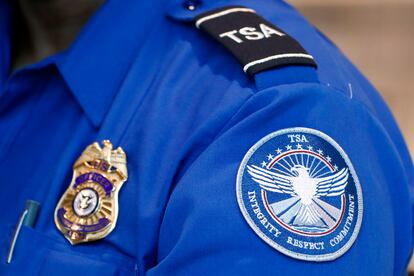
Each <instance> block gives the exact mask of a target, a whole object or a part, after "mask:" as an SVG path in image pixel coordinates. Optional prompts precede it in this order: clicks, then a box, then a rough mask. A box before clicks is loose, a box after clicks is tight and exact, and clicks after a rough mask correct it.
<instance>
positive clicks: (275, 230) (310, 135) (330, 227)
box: [237, 128, 363, 261]
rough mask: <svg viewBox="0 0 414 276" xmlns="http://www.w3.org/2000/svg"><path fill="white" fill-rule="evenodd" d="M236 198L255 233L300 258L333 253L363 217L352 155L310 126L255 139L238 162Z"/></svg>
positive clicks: (339, 252) (342, 246) (326, 256)
mask: <svg viewBox="0 0 414 276" xmlns="http://www.w3.org/2000/svg"><path fill="white" fill-rule="evenodd" d="M237 200H238V203H239V206H240V209H241V211H242V213H243V215H244V217H245V219H246V220H247V222H248V223H249V225H250V226H251V227H252V228H253V230H254V231H255V232H256V234H257V235H259V237H261V238H262V239H263V240H264V241H265V242H266V243H268V244H269V245H270V246H272V247H273V248H275V249H276V250H278V251H280V252H282V253H284V254H286V255H288V256H291V257H293V258H296V259H301V260H308V261H329V260H334V259H336V258H338V257H339V256H341V255H342V254H344V253H345V252H346V251H347V250H348V249H349V248H350V247H351V246H352V244H353V242H354V241H355V239H356V237H357V235H358V232H359V228H360V226H361V221H362V210H363V207H362V191H361V186H360V184H359V181H358V177H357V175H356V173H355V170H354V168H353V166H352V164H351V161H350V160H349V158H348V156H347V155H346V153H345V152H344V151H343V149H342V148H341V147H340V146H339V145H338V144H337V143H336V142H335V141H334V140H333V139H332V138H330V137H329V136H327V135H326V134H324V133H322V132H320V131H317V130H314V129H307V128H290V129H283V130H280V131H276V132H273V133H271V134H269V135H267V136H266V137H264V138H262V139H261V140H260V141H259V142H257V143H256V144H255V145H254V146H253V147H252V148H251V149H250V150H249V151H248V152H247V154H246V156H245V157H244V159H243V161H242V163H241V165H240V168H239V172H238V176H237Z"/></svg>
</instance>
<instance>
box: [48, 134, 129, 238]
mask: <svg viewBox="0 0 414 276" xmlns="http://www.w3.org/2000/svg"><path fill="white" fill-rule="evenodd" d="M127 178H128V173H127V167H126V154H125V152H124V151H123V150H122V148H119V147H118V148H117V149H115V150H113V148H112V144H111V142H110V141H108V140H104V141H103V147H101V145H100V144H99V143H97V142H95V143H93V144H92V145H90V146H88V147H87V148H86V149H85V150H84V152H83V153H82V155H81V156H80V157H79V158H78V160H76V162H75V164H74V166H73V177H72V182H71V183H70V185H69V187H68V188H67V189H66V191H65V193H64V194H63V195H62V197H61V199H60V201H59V203H58V205H57V207H56V209H55V224H56V226H57V228H58V229H59V231H60V232H62V234H63V235H64V236H65V238H66V239H67V240H68V241H69V242H70V243H71V244H72V245H74V244H78V243H83V242H89V241H94V240H98V239H102V238H104V237H106V236H107V235H108V234H109V233H110V232H112V230H113V229H114V228H115V225H116V221H117V218H118V193H119V191H120V189H121V187H122V185H123V183H124V182H125V181H126V180H127Z"/></svg>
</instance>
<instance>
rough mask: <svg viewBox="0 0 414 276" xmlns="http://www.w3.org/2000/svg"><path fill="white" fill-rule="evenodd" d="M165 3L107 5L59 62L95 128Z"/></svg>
mask: <svg viewBox="0 0 414 276" xmlns="http://www.w3.org/2000/svg"><path fill="white" fill-rule="evenodd" d="M162 1H163V0H156V1H136V0H109V1H107V3H105V4H104V5H103V6H102V7H101V8H100V9H99V10H98V11H97V12H96V14H95V15H94V16H93V17H92V18H91V19H90V20H89V22H88V23H87V25H86V26H85V27H84V29H83V30H82V31H81V33H80V34H79V36H78V37H77V39H76V40H75V42H74V43H73V44H72V45H71V47H69V48H68V49H67V50H66V51H65V52H63V53H62V55H61V56H60V57H59V58H58V59H57V61H56V64H57V67H58V69H59V71H60V73H61V74H62V76H63V78H64V79H65V81H66V83H67V85H68V86H69V88H70V90H71V91H72V92H73V94H74V95H75V97H76V98H77V100H78V102H79V103H80V105H81V106H82V108H83V110H84V112H85V113H86V115H87V116H88V118H89V119H90V120H91V122H92V123H93V125H94V126H96V127H99V126H100V125H101V123H102V121H103V120H104V118H105V116H106V114H107V112H108V111H109V108H110V107H111V104H112V102H113V101H114V98H115V96H116V94H117V92H118V90H119V89H120V88H121V86H122V83H123V80H124V79H125V77H126V74H127V72H128V68H129V67H130V66H131V64H132V62H133V61H134V59H135V57H136V55H137V53H138V51H139V46H140V44H142V41H143V40H144V39H145V33H146V32H147V31H148V30H149V29H150V28H148V24H151V23H152V22H151V20H152V18H154V16H155V15H154V13H155V12H154V11H156V10H157V8H158V6H157V5H156V4H158V5H161V2H162ZM151 11H152V12H151ZM158 17H159V16H158Z"/></svg>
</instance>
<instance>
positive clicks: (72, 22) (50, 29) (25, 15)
mask: <svg viewBox="0 0 414 276" xmlns="http://www.w3.org/2000/svg"><path fill="white" fill-rule="evenodd" d="M104 1H105V0H19V1H18V4H17V5H16V6H17V9H16V12H15V19H14V30H13V36H14V37H13V50H12V51H13V58H12V66H11V67H12V68H11V69H12V70H13V71H14V70H15V69H17V68H19V67H22V66H24V65H27V64H31V63H34V62H37V61H39V60H42V59H43V58H45V57H48V56H50V55H53V54H55V53H57V52H59V51H62V50H64V49H65V48H67V47H68V46H69V45H70V44H71V43H72V41H73V40H74V39H75V37H76V36H77V34H78V33H79V31H80V30H81V29H82V27H83V26H84V24H85V23H86V22H87V21H88V19H89V18H90V16H91V15H92V14H93V13H94V12H95V11H96V10H97V9H98V8H99V7H100V6H101V4H102V3H103V2H104Z"/></svg>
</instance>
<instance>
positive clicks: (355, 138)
mask: <svg viewBox="0 0 414 276" xmlns="http://www.w3.org/2000/svg"><path fill="white" fill-rule="evenodd" d="M6 2H7V1H4V0H2V1H0V153H1V155H0V179H1V186H2V190H1V192H0V210H2V211H1V212H0V213H1V215H0V260H1V262H0V274H1V275H52V274H53V275H265V274H266V275H332V274H335V275H401V274H403V273H404V271H405V269H406V266H407V263H408V261H409V258H410V254H411V251H412V248H413V231H412V224H413V221H412V220H413V211H412V207H413V199H414V198H413V196H414V193H413V184H414V183H413V182H414V177H413V175H414V172H413V163H412V161H411V158H410V155H409V152H408V150H407V147H406V145H405V142H404V140H403V137H402V135H401V133H400V131H399V129H398V126H397V125H396V122H395V120H394V119H393V117H392V115H391V113H390V111H389V109H388V107H387V106H386V104H385V103H384V101H383V100H382V98H381V96H380V95H379V94H378V92H377V91H376V90H375V89H374V88H373V87H372V86H371V84H370V83H369V82H368V81H367V80H366V79H365V78H364V77H363V76H362V75H361V73H360V72H359V71H358V70H357V69H356V68H355V67H354V66H353V65H352V64H351V63H350V62H349V61H348V60H347V59H346V57H344V56H343V54H342V53H341V52H340V51H339V50H338V49H337V48H336V47H335V46H334V45H333V44H332V43H331V42H329V41H328V40H327V39H326V38H325V37H324V36H323V35H321V34H320V33H319V32H318V31H317V30H316V29H315V28H314V27H313V26H312V25H311V24H310V23H309V22H307V21H306V20H305V19H304V18H303V17H302V16H301V15H300V14H299V13H298V12H297V11H296V10H295V9H294V8H292V7H291V6H290V5H288V4H287V3H285V2H283V1H271V0H239V1H214V0H204V1H201V2H199V3H198V4H199V5H198V6H197V7H196V9H195V10H189V9H187V8H186V5H185V3H183V2H182V1H178V0H151V1H135V0H110V1H107V3H105V4H104V5H103V6H102V7H101V8H100V9H99V10H98V11H97V12H96V14H94V15H93V17H92V18H91V19H90V20H89V22H88V23H87V25H86V26H85V27H84V29H83V30H82V32H81V33H80V34H79V36H78V37H77V39H76V40H75V41H74V42H73V44H72V45H71V46H70V47H69V48H67V49H66V50H65V51H63V52H60V53H58V54H56V55H54V56H51V57H49V58H47V59H45V60H42V61H40V62H38V63H36V64H32V65H29V66H26V67H24V68H21V69H19V70H17V71H15V72H13V73H10V72H9V67H10V57H11V48H12V47H11V27H10V24H11V20H12V9H11V7H9V5H7V3H6ZM197 2H198V1H197ZM228 5H242V6H245V7H249V8H252V9H254V10H256V11H257V13H258V14H260V15H261V16H263V17H264V18H266V19H267V20H269V21H270V22H272V23H273V24H275V25H276V26H278V27H279V28H281V29H282V30H284V31H285V32H287V33H288V34H290V35H291V36H292V37H294V38H295V39H296V40H297V41H299V42H300V43H301V44H302V46H303V47H304V48H305V49H306V51H307V52H309V53H310V54H311V55H312V56H313V57H314V58H315V60H316V62H317V64H318V68H317V69H314V68H311V67H306V66H286V67H280V68H275V69H273V70H268V71H265V72H261V73H259V74H257V75H256V76H255V77H254V78H250V77H248V76H247V75H245V74H244V72H243V70H242V67H241V66H240V65H239V64H238V63H237V61H236V59H235V58H234V57H232V56H231V55H230V54H229V53H228V52H227V51H226V50H225V49H224V48H223V47H222V46H221V45H219V44H217V43H216V42H215V41H213V40H212V39H211V38H210V37H208V36H207V35H206V34H204V33H202V32H201V31H200V30H198V29H197V28H196V27H195V26H194V24H193V23H192V22H191V20H192V18H193V17H194V16H196V15H197V14H199V13H202V12H205V11H209V10H212V9H216V8H220V7H225V6H228ZM295 127H303V128H311V129H315V130H318V131H320V132H323V133H325V134H326V135H328V136H329V137H331V138H332V139H333V140H335V141H336V142H337V143H338V144H339V145H340V146H341V147H342V149H343V150H344V151H345V152H346V154H347V155H348V157H349V159H350V161H351V162H352V164H353V167H354V168H355V171H356V174H357V175H358V178H359V182H360V185H361V188H362V195H363V200H364V207H363V219H362V225H361V229H360V231H359V234H358V236H357V238H356V240H355V242H354V244H353V245H352V247H351V248H350V249H349V250H348V251H347V252H346V253H345V254H344V255H342V256H341V257H339V258H338V259H335V260H333V261H328V262H312V261H304V260H298V259H294V258H292V257H289V256H286V255H285V254H282V253H281V252H279V251H277V250H275V249H274V248H272V247H271V246H269V245H268V244H266V243H265V242H263V241H262V239H260V238H259V237H258V236H257V235H256V233H255V232H254V231H253V230H252V229H251V227H250V226H249V225H248V224H247V222H246V220H245V219H244V217H243V215H242V213H241V212H240V208H239V206H238V203H237V198H236V177H237V172H238V169H239V166H240V163H241V162H242V160H243V157H244V156H245V154H246V153H247V152H248V150H249V149H250V148H251V147H252V146H253V145H254V144H255V143H256V142H257V141H259V140H260V139H261V138H263V137H265V136H266V135H268V134H269V133H272V132H274V131H278V130H281V129H286V128H295ZM103 139H110V140H111V141H112V143H113V144H114V146H121V147H122V148H123V149H124V150H125V152H126V154H127V158H128V171H129V179H128V181H127V182H126V183H125V184H124V186H123V188H122V190H121V192H120V195H119V217H118V222H117V226H116V228H115V229H114V231H113V232H112V233H111V234H110V235H108V236H107V237H106V238H104V239H102V240H100V241H96V242H93V243H84V244H80V245H76V246H71V245H70V244H69V243H68V242H67V241H66V240H65V238H64V237H63V236H62V235H61V233H60V232H59V231H58V230H57V228H56V227H55V224H54V221H53V217H54V216H53V215H54V210H55V207H56V205H57V203H58V200H59V199H60V197H61V195H62V193H63V192H64V191H65V189H66V188H67V186H68V185H69V184H70V182H71V176H72V165H73V163H74V162H75V160H76V159H77V158H78V157H79V155H80V154H81V152H82V151H83V150H84V149H85V147H86V146H88V145H89V144H91V143H93V142H94V141H101V140H103ZM28 199H32V200H36V201H38V202H40V203H41V210H40V213H39V216H38V220H37V224H36V226H35V228H29V227H23V228H22V230H21V233H20V236H19V239H18V240H17V243H16V248H15V251H14V256H13V260H12V262H11V263H10V264H6V263H5V261H3V260H6V254H7V250H8V247H9V243H10V240H11V237H12V234H13V231H14V228H15V225H16V224H17V221H18V219H19V216H20V214H21V212H22V210H23V209H24V206H25V202H26V200H28Z"/></svg>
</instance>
